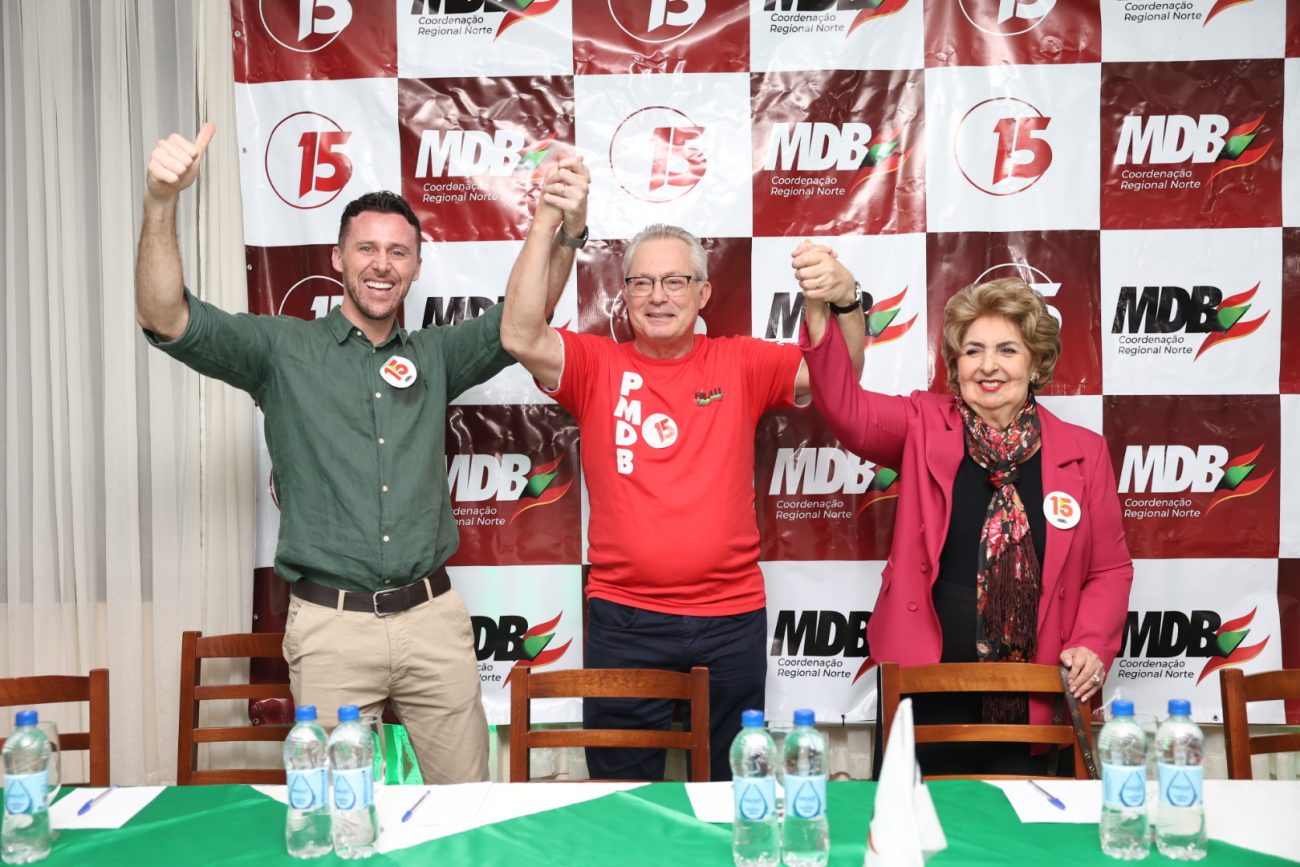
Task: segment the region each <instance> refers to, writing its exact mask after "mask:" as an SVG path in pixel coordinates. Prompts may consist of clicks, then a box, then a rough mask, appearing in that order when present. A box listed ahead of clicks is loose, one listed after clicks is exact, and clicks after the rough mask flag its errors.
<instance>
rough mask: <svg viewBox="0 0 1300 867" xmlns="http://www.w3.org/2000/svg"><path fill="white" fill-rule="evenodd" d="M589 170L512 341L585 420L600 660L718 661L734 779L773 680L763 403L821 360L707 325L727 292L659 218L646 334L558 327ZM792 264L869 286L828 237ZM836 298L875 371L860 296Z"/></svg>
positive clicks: (525, 297)
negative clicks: (762, 485) (763, 534)
mask: <svg viewBox="0 0 1300 867" xmlns="http://www.w3.org/2000/svg"><path fill="white" fill-rule="evenodd" d="M587 178H588V176H587V170H586V167H585V166H584V165H583V164H582V163H581V161H579V160H577V159H569V160H564V161H562V162H561V163H560V165H559V167H558V168H556V169H554V170H553V171H552V172H551V173H550V174H549V175H548V176H547V178H546V180H545V181H544V182H543V184H544V185H543V190H542V200H541V202H540V204H539V205H538V211H537V215H536V217H535V219H534V221H533V227H532V230H531V231H530V232H529V235H528V238H527V239H526V241H525V242H524V250H523V251H522V252H521V253H520V256H519V259H518V260H517V261H516V263H515V267H514V270H513V271H512V272H511V275H510V282H509V284H508V286H507V289H506V301H505V311H504V316H503V318H502V325H501V342H502V345H503V346H504V347H505V348H506V350H507V351H508V352H510V354H512V355H513V356H514V357H515V358H517V359H518V360H519V361H520V362H521V363H522V364H523V365H524V367H526V368H527V369H528V371H529V372H530V373H532V375H533V376H534V377H535V378H536V380H537V382H538V384H539V385H540V386H541V388H542V389H543V391H545V392H546V393H547V394H549V395H550V396H552V397H553V398H555V400H556V402H557V403H559V404H560V405H561V406H563V407H564V408H565V409H567V410H569V412H571V413H572V414H573V415H574V417H575V418H576V419H577V421H578V429H579V432H580V434H581V442H582V466H583V473H584V476H585V480H586V485H587V492H588V495H589V497H590V501H591V517H590V521H589V526H588V531H587V535H588V545H589V547H588V558H589V560H590V561H591V574H590V577H589V579H588V584H587V595H588V597H589V602H588V619H587V624H588V625H587V636H586V650H585V660H586V665H587V667H588V668H666V669H674V670H680V671H686V670H689V669H690V667H691V666H692V665H704V666H708V668H709V709H710V717H711V719H710V755H711V774H712V778H713V779H714V780H726V779H730V777H731V771H730V768H729V767H728V762H727V752H728V748H729V746H730V743H731V739H732V738H733V737H734V736H735V734H736V732H737V731H739V730H740V712H741V711H742V710H744V709H745V708H749V707H758V708H761V707H762V706H763V692H764V684H765V681H766V676H767V649H766V645H767V639H768V636H767V611H766V607H765V606H766V598H765V595H764V591H763V574H762V572H761V571H759V567H758V554H759V539H758V525H757V522H756V521H755V517H754V431H755V427H756V426H757V424H758V420H759V418H760V417H761V416H762V415H763V413H764V412H766V411H767V410H769V409H772V408H774V407H777V406H784V405H789V404H792V403H793V402H794V401H795V400H797V399H798V398H801V397H804V396H805V395H807V394H808V391H809V389H808V374H807V369H806V368H805V367H804V365H803V362H802V359H801V356H800V353H799V351H798V348H797V347H796V346H794V345H780V344H776V343H769V342H766V341H763V340H757V339H754V338H751V337H722V338H715V337H707V336H705V335H702V334H697V333H696V324H697V321H698V318H699V312H700V310H701V309H703V308H704V307H705V306H706V305H707V304H708V302H709V297H710V295H711V293H712V286H711V284H710V283H709V279H708V271H707V262H706V257H705V251H704V248H703V246H702V245H701V244H700V242H699V240H698V239H697V238H695V236H693V235H691V234H690V233H689V232H687V231H685V230H683V229H679V228H677V227H675V226H665V225H655V226H650V227H648V228H646V229H644V230H643V231H642V232H640V233H639V234H638V235H637V236H636V237H635V238H633V239H632V241H631V242H630V243H629V245H628V248H627V252H626V254H625V256H624V277H625V279H624V287H623V300H624V302H625V303H626V309H627V315H628V319H629V322H630V324H631V327H632V332H633V334H634V335H635V337H634V340H633V341H632V342H631V343H616V342H615V341H614V340H612V339H611V338H609V337H602V336H598V335H591V334H576V333H573V332H570V331H556V330H554V329H552V328H551V327H549V326H548V325H547V324H546V318H545V302H546V286H547V285H548V279H549V275H548V267H549V257H548V256H547V251H548V250H549V248H550V245H551V243H552V236H553V234H554V233H555V231H556V227H557V226H560V224H561V221H562V220H563V216H564V214H565V213H566V212H567V211H568V210H569V209H570V206H571V205H572V204H573V203H574V202H576V201H577V196H578V194H579V191H580V190H583V189H585V188H586V185H587ZM560 231H563V229H562V228H561V229H560ZM585 240H586V233H585V232H584V233H583V234H582V236H581V237H580V238H572V239H570V243H574V244H581V243H583V242H585ZM792 260H793V262H792V263H793V266H794V271H795V276H796V279H797V280H798V281H799V283H800V285H801V287H802V288H803V290H804V292H805V293H807V295H808V297H820V298H823V299H825V300H829V298H833V297H843V294H844V292H845V291H846V290H848V289H851V288H852V287H853V286H854V281H853V275H852V274H850V273H849V272H848V270H847V269H846V268H845V267H844V266H843V265H841V264H840V263H839V261H838V260H837V259H836V258H835V255H834V253H833V252H832V251H831V250H830V249H829V248H826V247H823V246H819V245H814V244H812V243H810V242H807V241H805V242H804V243H803V244H801V245H800V246H799V248H798V249H797V250H795V252H794V254H793V256H792ZM839 310H841V311H843V314H844V316H843V318H844V321H843V322H842V323H841V328H843V329H844V330H846V331H848V332H850V333H849V335H848V341H849V345H850V346H855V345H856V346H857V347H858V352H857V357H856V364H857V366H858V369H859V370H861V365H862V347H863V340H864V333H863V332H864V330H865V321H864V318H863V314H862V311H861V309H860V305H859V304H854V305H851V306H848V307H841V308H839ZM853 329H857V332H858V334H857V337H856V340H855V339H854V337H853V334H852V331H853ZM672 711H673V708H672V703H671V702H667V701H641V700H624V699H604V700H599V701H588V702H586V703H585V705H584V708H583V717H584V722H585V724H586V725H587V727H589V728H667V727H668V726H669V724H670V723H671V720H672ZM587 765H588V769H589V770H590V772H591V775H592V776H593V777H596V778H601V779H619V778H629V779H661V778H662V777H663V768H664V753H663V751H662V750H616V749H596V750H588V751H587Z"/></svg>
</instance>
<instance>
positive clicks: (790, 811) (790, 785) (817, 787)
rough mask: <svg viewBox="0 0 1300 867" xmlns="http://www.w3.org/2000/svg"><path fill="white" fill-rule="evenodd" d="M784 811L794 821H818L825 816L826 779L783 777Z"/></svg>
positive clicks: (818, 777)
mask: <svg viewBox="0 0 1300 867" xmlns="http://www.w3.org/2000/svg"><path fill="white" fill-rule="evenodd" d="M785 810H786V815H787V816H794V817H795V818H796V819H820V818H821V817H822V816H824V815H826V778H825V777H822V776H817V777H797V776H795V775H794V774H786V775H785Z"/></svg>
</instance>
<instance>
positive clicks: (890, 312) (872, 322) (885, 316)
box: [763, 286, 919, 347]
mask: <svg viewBox="0 0 1300 867" xmlns="http://www.w3.org/2000/svg"><path fill="white" fill-rule="evenodd" d="M907 289H908V287H906V286H904V287H903V291H901V292H899V293H898V294H897V295H893V296H891V297H889V298H885V299H882V300H881V301H876V300H875V298H874V297H873V296H872V295H871V293H870V292H865V291H864V292H862V293H861V295H860V296H859V297H860V298H861V301H862V309H863V310H865V311H866V317H867V340H866V345H867V346H868V347H871V346H879V345H881V344H885V343H890V342H892V341H894V340H897V339H898V338H900V337H902V336H903V335H904V334H906V333H907V332H909V331H911V330H912V326H913V325H915V324H916V318H917V316H918V315H919V314H915V313H913V314H912V317H911V318H910V319H908V320H906V321H905V322H896V321H895V320H896V319H897V318H898V313H899V311H900V310H901V309H902V303H903V298H904V297H905V296H906V295H907ZM804 306H805V304H804V297H803V294H802V293H799V292H773V293H772V308H771V310H770V311H768V315H767V328H766V330H765V331H764V332H763V336H764V337H765V338H766V339H768V340H786V341H788V340H793V339H794V336H795V334H796V333H797V332H798V331H799V324H800V323H801V322H802V321H803V314H804Z"/></svg>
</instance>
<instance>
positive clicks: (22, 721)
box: [14, 710, 37, 726]
mask: <svg viewBox="0 0 1300 867" xmlns="http://www.w3.org/2000/svg"><path fill="white" fill-rule="evenodd" d="M36 720H37V716H36V711H34V710H20V711H18V714H17V715H16V716H15V717H14V725H17V726H34V725H36Z"/></svg>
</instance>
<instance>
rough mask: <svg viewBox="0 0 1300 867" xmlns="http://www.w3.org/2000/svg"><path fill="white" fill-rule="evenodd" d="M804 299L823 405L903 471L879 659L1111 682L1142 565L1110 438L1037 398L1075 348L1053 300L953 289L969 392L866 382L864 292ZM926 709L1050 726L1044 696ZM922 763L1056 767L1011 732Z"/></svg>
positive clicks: (867, 450)
mask: <svg viewBox="0 0 1300 867" xmlns="http://www.w3.org/2000/svg"><path fill="white" fill-rule="evenodd" d="M827 291H828V292H829V291H831V290H827ZM806 301H807V308H806V311H805V330H804V333H803V334H802V335H801V343H802V348H803V351H804V358H805V361H806V362H807V364H808V370H809V373H810V375H811V382H812V393H813V399H814V402H815V403H816V405H817V406H818V407H819V408H820V411H821V413H822V415H823V416H824V417H825V418H826V420H827V421H828V422H829V423H830V426H831V429H832V430H833V431H834V433H835V435H836V436H837V437H838V438H839V440H840V442H841V443H842V444H843V445H844V446H845V447H847V448H848V449H850V450H852V451H853V452H854V453H856V454H858V455H860V456H862V457H863V458H866V459H867V460H870V461H873V462H875V463H877V464H881V465H883V466H888V467H891V468H897V469H898V471H899V484H900V486H901V488H900V493H899V497H898V516H897V520H896V523H895V530H894V542H893V546H892V548H891V550H890V557H889V562H888V564H887V565H886V566H885V570H884V573H883V575H882V583H881V588H880V596H879V598H878V599H877V600H876V607H875V610H874V612H873V614H872V616H871V621H870V623H869V624H868V627H867V636H868V640H869V643H870V647H871V654H872V656H874V657H875V658H876V659H878V660H889V661H894V662H898V663H900V664H901V665H905V666H906V665H921V664H924V663H931V662H940V661H943V662H974V661H987V662H997V661H999V660H1008V661H1031V662H1039V663H1045V664H1052V665H1055V664H1058V663H1059V664H1064V665H1067V666H1069V668H1070V688H1071V690H1072V691H1073V692H1074V694H1075V695H1077V696H1079V697H1080V698H1083V697H1087V696H1092V695H1094V694H1096V693H1097V692H1098V691H1099V690H1100V688H1101V685H1102V683H1103V682H1104V681H1105V676H1106V671H1107V670H1108V669H1109V667H1110V665H1111V663H1112V662H1113V661H1114V658H1115V654H1116V652H1117V651H1118V649H1119V644H1120V636H1121V630H1122V629H1123V625H1124V618H1125V614H1126V612H1127V610H1128V594H1129V585H1130V584H1131V583H1132V580H1133V563H1132V560H1131V559H1130V557H1129V552H1128V546H1127V544H1126V543H1125V541H1124V528H1123V526H1122V524H1121V521H1120V508H1119V498H1118V496H1117V494H1116V487H1115V477H1114V471H1113V470H1112V468H1111V463H1110V457H1109V454H1108V453H1107V450H1106V444H1105V442H1104V441H1103V440H1102V438H1101V437H1100V436H1098V435H1097V434H1096V433H1094V432H1092V431H1089V430H1086V429H1085V428H1081V427H1078V426H1077V425H1073V424H1069V423H1067V422H1064V421H1062V420H1060V419H1059V418H1057V417H1056V416H1054V415H1052V413H1050V412H1048V411H1047V410H1046V409H1045V408H1043V407H1042V406H1041V405H1039V404H1038V402H1037V401H1036V400H1035V399H1034V396H1033V395H1034V393H1035V392H1037V391H1038V390H1039V389H1041V388H1043V387H1044V386H1045V385H1047V383H1048V382H1050V381H1051V377H1052V370H1053V368H1054V367H1055V365H1056V361H1057V358H1058V357H1059V356H1060V337H1059V326H1058V325H1057V322H1056V320H1055V319H1053V318H1052V316H1051V315H1050V314H1049V313H1048V311H1047V308H1046V305H1045V304H1044V303H1043V300H1042V297H1041V296H1039V295H1038V293H1036V292H1035V291H1034V290H1033V289H1032V288H1030V287H1029V286H1028V285H1027V284H1025V283H1024V282H1022V281H1020V280H1014V279H1008V280H995V281H992V282H991V283H985V284H981V285H978V286H971V287H968V288H966V289H963V290H962V291H961V292H958V293H957V294H956V295H955V296H953V297H952V298H951V299H950V300H949V302H948V304H947V306H946V308H945V310H944V326H943V358H944V362H945V364H946V365H947V370H948V384H949V386H950V388H952V389H953V391H954V392H955V394H956V396H955V397H952V396H944V395H939V394H934V393H930V392H922V391H917V392H913V393H912V394H911V395H910V396H907V397H902V396H891V395H882V394H877V393H874V392H870V391H866V390H864V389H863V388H861V387H860V386H859V384H858V380H857V377H855V376H854V375H853V369H852V366H851V364H850V361H849V353H848V348H847V347H846V345H845V343H844V338H843V336H842V334H841V332H840V328H839V325H838V321H837V320H838V318H839V317H840V316H859V317H860V316H862V315H863V314H862V312H861V311H860V309H859V308H858V303H857V298H856V296H855V297H854V298H853V299H847V298H831V297H828V296H823V297H819V293H817V292H816V291H812V292H806ZM841 301H842V302H847V303H842V304H841V303H838V302H841ZM913 703H914V705H915V711H916V721H917V722H918V723H937V722H952V723H960V722H980V721H985V722H1017V721H1019V722H1024V721H1026V718H1027V719H1028V721H1030V722H1034V723H1048V722H1050V721H1051V720H1050V716H1051V708H1052V705H1051V703H1050V702H1049V701H1046V700H1039V699H1035V700H1034V701H1032V702H1031V703H1030V706H1029V707H1026V705H1025V702H1024V699H1023V697H1014V696H1007V695H985V696H979V695H974V696H969V695H967V696H963V695H936V696H916V697H915V698H914V702H913ZM990 747H992V748H990ZM918 757H919V759H920V761H921V767H922V770H923V771H925V772H926V773H929V774H936V773H989V774H993V773H1036V772H1042V771H1043V770H1044V768H1045V765H1044V763H1045V761H1046V760H1045V758H1044V757H1036V756H1035V757H1031V756H1030V755H1029V752H1028V751H1027V750H1025V749H1024V748H1023V747H1016V745H1013V744H1005V745H983V744H957V745H921V747H918Z"/></svg>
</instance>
